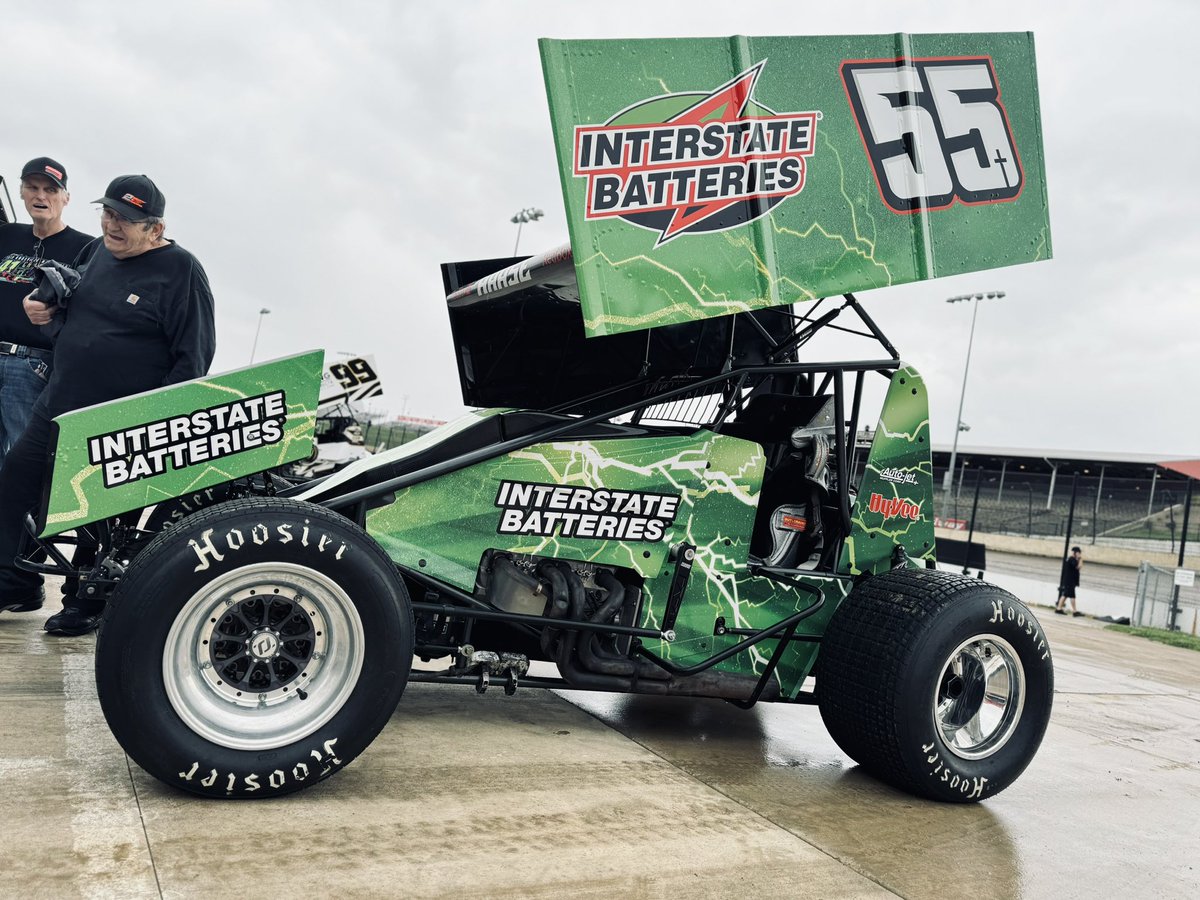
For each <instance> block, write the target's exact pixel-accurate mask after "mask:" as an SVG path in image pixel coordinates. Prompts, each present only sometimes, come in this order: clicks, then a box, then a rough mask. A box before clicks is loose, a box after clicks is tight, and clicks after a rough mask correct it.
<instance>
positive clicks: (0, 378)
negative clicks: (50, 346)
mask: <svg viewBox="0 0 1200 900" xmlns="http://www.w3.org/2000/svg"><path fill="white" fill-rule="evenodd" d="M49 378H50V366H49V364H48V363H47V362H46V361H45V360H42V359H38V358H37V357H35V356H9V355H8V354H4V355H0V466H2V465H4V457H5V456H7V455H8V451H9V450H11V449H12V448H13V444H15V443H16V442H17V439H18V438H19V437H20V436H21V434H22V432H24V431H25V427H26V426H27V425H28V424H29V415H30V413H31V412H32V411H33V402H34V401H35V400H37V398H38V394H40V393H41V392H42V388H44V387H45V386H46V382H47V381H48V380H49Z"/></svg>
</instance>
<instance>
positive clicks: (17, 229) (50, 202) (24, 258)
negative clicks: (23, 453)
mask: <svg viewBox="0 0 1200 900" xmlns="http://www.w3.org/2000/svg"><path fill="white" fill-rule="evenodd" d="M21 200H22V202H23V203H24V204H25V211H26V212H27V213H29V218H30V219H31V220H32V222H33V224H32V225H23V224H20V223H9V224H5V225H0V464H3V462H4V457H5V456H6V455H7V454H8V451H9V450H10V449H11V448H12V445H13V444H15V443H16V442H17V438H19V437H20V436H21V432H23V431H24V430H25V426H26V425H27V424H28V423H29V416H30V414H31V413H32V411H33V402H34V401H35V400H37V398H38V394H40V393H41V392H42V388H43V387H45V386H46V381H47V379H48V378H49V377H50V356H51V354H50V343H51V339H50V335H49V333H48V332H47V331H46V329H44V328H39V327H38V326H36V325H34V324H32V323H31V322H30V321H29V319H28V318H26V316H25V310H24V309H23V308H22V305H21V301H22V300H24V299H25V295H26V294H28V293H29V292H30V291H31V290H32V289H33V284H34V272H35V271H36V269H37V267H38V266H40V265H43V264H45V263H47V262H60V263H65V264H68V265H69V264H70V263H71V262H72V260H74V259H75V257H76V255H78V253H79V251H80V250H82V249H83V248H84V246H86V245H87V243H88V242H89V241H91V240H92V236H91V235H88V234H84V233H83V232H80V231H76V230H75V229H74V228H71V227H70V226H68V225H67V224H66V223H65V222H63V218H62V217H63V210H64V209H65V208H66V206H67V204H68V203H69V202H70V200H71V195H70V194H69V193H67V170H66V168H65V167H64V166H63V165H62V163H59V162H56V161H55V160H53V159H50V157H48V156H39V157H38V158H37V159H31V160H30V161H29V162H27V163H26V164H25V167H24V168H23V169H21Z"/></svg>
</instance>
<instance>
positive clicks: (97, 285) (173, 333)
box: [41, 239, 216, 416]
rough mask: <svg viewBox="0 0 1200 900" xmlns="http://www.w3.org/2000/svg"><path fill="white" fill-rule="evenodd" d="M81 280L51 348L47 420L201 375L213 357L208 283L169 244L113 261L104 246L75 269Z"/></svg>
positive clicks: (190, 259) (87, 251)
mask: <svg viewBox="0 0 1200 900" xmlns="http://www.w3.org/2000/svg"><path fill="white" fill-rule="evenodd" d="M75 267H76V268H77V269H79V270H80V273H81V274H82V280H81V281H80V283H79V287H78V288H76V290H75V293H74V294H73V295H72V296H71V298H70V301H69V305H68V307H67V309H66V310H64V311H62V312H60V313H59V315H60V316H65V321H64V322H63V326H62V330H61V331H60V332H59V333H58V336H57V338H56V340H55V343H54V373H53V374H52V375H51V377H50V383H49V384H48V385H46V389H45V390H44V391H43V392H42V397H41V402H42V403H44V404H45V406H46V408H47V409H48V411H49V413H50V415H52V416H56V415H59V414H60V413H64V412H68V411H70V410H73V409H79V408H81V407H84V406H91V405H92V404H94V403H103V402H104V401H107V400H115V399H116V398H118V397H126V396H129V395H130V394H137V393H141V392H142V391H148V390H151V389H153V388H157V387H162V386H163V385H167V384H175V383H177V382H180V381H188V380H189V379H192V378H199V377H200V376H201V375H204V374H207V372H208V367H209V365H211V364H212V358H213V353H214V352H215V350H216V326H215V323H214V316H213V296H212V291H211V289H210V288H209V286H208V276H207V275H205V273H204V268H203V267H202V266H201V265H200V262H199V260H197V259H196V258H195V257H194V256H192V254H190V253H188V251H186V250H184V249H183V248H182V247H180V246H179V245H178V244H176V243H174V242H173V241H172V242H169V243H168V244H167V245H166V246H163V247H156V248H155V249H153V250H148V251H146V252H145V253H141V254H139V255H137V256H133V257H130V258H129V259H117V258H116V257H114V256H113V255H112V254H111V253H109V252H108V250H107V249H106V248H105V246H104V241H103V239H97V240H95V241H93V242H92V243H91V244H88V246H86V247H85V248H84V249H83V251H82V252H81V253H80V255H79V257H78V258H77V259H76V261H75Z"/></svg>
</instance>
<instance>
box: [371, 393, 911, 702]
mask: <svg viewBox="0 0 1200 900" xmlns="http://www.w3.org/2000/svg"><path fill="white" fill-rule="evenodd" d="M906 371H907V370H906ZM912 377H915V375H914V376H912ZM905 389H906V390H907V389H908V388H905ZM909 396H911V395H909ZM435 435H436V433H435ZM435 435H430V436H428V437H429V438H433V437H435ZM880 437H881V440H882V439H883V436H882V433H881V435H880ZM764 464H765V458H764V456H763V451H762V448H761V447H760V446H759V445H758V444H756V443H753V442H750V441H745V440H741V439H738V438H733V437H729V436H725V435H716V434H713V433H711V432H708V431H704V430H700V431H696V432H695V433H693V434H690V435H686V436H681V437H663V438H636V439H619V440H595V441H564V442H552V443H548V444H539V445H533V446H530V447H528V448H525V449H522V450H518V451H514V452H512V453H509V454H507V455H505V456H502V457H498V458H496V459H493V460H488V461H486V462H482V463H478V464H476V465H474V466H470V467H468V468H465V469H461V470H459V471H457V472H452V473H449V474H446V475H442V476H439V477H438V478H434V479H431V480H429V481H426V482H420V483H418V484H415V485H412V486H411V487H408V488H405V489H403V490H400V491H398V492H397V493H396V496H395V499H394V500H393V501H392V502H391V503H389V505H387V506H386V507H382V508H378V509H374V510H372V511H370V512H369V513H368V515H367V530H368V532H369V533H370V534H371V536H372V537H374V538H375V539H376V540H377V541H378V542H379V543H380V545H381V546H382V547H383V548H384V549H385V550H386V551H387V553H388V554H389V556H390V557H391V558H392V559H393V560H395V561H396V562H397V563H399V564H401V565H404V566H407V567H412V568H418V569H419V570H420V571H422V572H424V573H427V574H429V575H432V576H433V577H435V578H438V579H441V580H443V581H445V582H447V583H449V584H452V585H455V586H456V587H459V588H461V589H463V590H467V591H471V590H473V588H474V585H475V582H476V576H477V573H478V569H479V563H480V558H481V557H482V556H483V554H484V552H485V551H486V550H489V549H496V550H504V551H508V552H511V553H516V554H522V555H531V556H548V557H557V558H561V559H569V560H576V561H580V562H593V563H597V564H602V565H608V566H615V567H620V568H625V569H629V570H632V571H634V572H637V573H638V574H639V575H641V576H642V577H643V579H644V588H645V590H644V595H643V603H642V615H641V619H640V622H639V624H640V625H641V626H642V627H647V628H661V627H662V625H663V617H664V614H665V608H666V604H667V598H668V595H669V591H670V586H671V582H672V578H673V576H674V573H675V566H674V564H673V562H672V560H671V559H670V556H669V552H670V549H671V547H672V546H674V545H676V544H679V543H689V544H692V545H694V546H695V547H696V555H695V559H694V562H693V567H692V572H691V577H690V580H689V583H688V588H687V591H686V593H685V595H684V600H683V604H682V606H681V608H680V612H679V615H678V617H677V619H676V622H675V625H674V631H675V633H676V640H674V641H673V642H670V643H668V642H665V641H661V642H654V641H648V642H646V646H647V648H648V649H650V650H652V651H653V652H655V653H658V654H660V655H662V656H664V657H666V658H669V659H671V660H672V661H673V662H675V663H676V664H678V665H684V666H686V665H692V664H695V663H698V662H701V661H703V660H705V659H707V658H709V657H710V656H712V655H713V654H714V653H716V652H719V651H720V650H723V649H724V648H726V647H729V646H732V645H733V644H736V643H737V642H738V641H739V640H742V638H741V637H737V636H733V635H724V636H721V637H716V636H714V633H713V632H714V625H715V623H716V619H717V618H718V617H724V619H725V622H726V625H727V626H728V627H731V628H749V629H761V628H766V627H768V626H770V625H773V624H775V623H776V622H779V621H780V620H781V619H784V618H786V617H787V616H789V615H791V614H792V613H794V612H796V611H798V610H801V609H805V608H807V607H808V606H810V605H811V604H812V603H813V602H814V599H815V598H814V595H813V594H811V593H809V592H806V591H801V590H798V589H795V588H792V587H789V586H787V585H783V584H780V583H779V582H778V581H775V580H772V579H769V578H765V577H761V576H754V575H751V574H750V573H749V572H748V571H747V557H748V555H749V549H750V537H751V534H752V532H753V529H754V517H755V513H756V510H757V506H758V499H759V490H760V488H761V486H762V480H763V475H764ZM925 471H926V473H927V472H928V466H926V467H925ZM505 483H510V484H511V483H522V484H538V485H544V486H547V490H549V487H550V486H559V487H562V488H566V489H575V490H578V489H587V490H593V491H594V490H598V489H608V490H613V491H626V492H646V493H649V494H653V495H670V496H676V497H678V498H679V503H678V508H677V510H676V511H675V514H674V516H673V518H672V521H671V522H670V523H669V524H667V525H665V526H664V528H663V531H662V535H661V538H659V539H657V540H649V541H629V540H618V539H608V540H605V539H597V538H580V537H576V536H564V535H563V534H562V533H561V530H560V531H559V533H555V534H552V535H537V534H519V533H518V534H500V533H498V529H499V527H500V524H501V522H502V519H503V515H504V512H505V508H504V507H502V506H500V505H498V500H499V499H500V498H501V496H502V491H503V490H504V488H503V487H502V485H504V484H505ZM523 509H524V511H525V512H526V513H528V512H529V511H533V510H535V509H542V510H545V509H548V504H547V503H542V504H537V503H527V504H525V505H524V507H523ZM889 553H890V549H889ZM801 580H803V581H804V582H805V583H806V584H808V585H810V586H811V587H814V588H816V589H818V590H821V591H823V592H824V596H825V606H824V608H823V609H822V610H821V611H820V612H819V613H817V614H815V615H814V616H812V617H811V618H808V619H805V620H804V621H802V622H801V623H800V626H799V627H798V628H797V633H798V634H810V635H820V634H822V633H823V632H824V630H825V627H826V625H827V624H828V620H829V617H830V616H831V615H832V614H833V611H834V610H835V609H836V607H837V604H838V603H839V602H840V601H841V599H842V597H843V596H844V595H845V593H846V592H847V591H848V589H849V587H850V583H851V582H850V580H849V578H844V577H841V578H838V577H829V576H818V575H805V576H801ZM776 643H777V642H776V641H774V640H766V641H763V642H761V643H760V644H758V645H757V646H756V647H755V648H753V649H752V650H750V651H749V652H746V653H741V654H738V655H737V656H735V657H733V658H731V659H729V660H726V661H725V662H723V663H720V664H719V665H718V667H717V668H719V669H720V670H722V671H727V672H733V673H738V674H744V675H750V674H758V673H761V671H762V669H763V667H764V666H765V665H766V664H767V661H768V660H769V658H770V655H771V653H772V652H773V651H774V649H775V646H776ZM815 655H816V644H812V643H802V642H793V643H792V644H791V645H790V646H789V648H788V650H787V651H786V652H785V654H784V656H783V657H782V659H781V662H780V665H779V667H778V669H777V670H776V673H775V676H774V677H775V679H776V680H777V681H778V682H779V684H780V687H781V690H782V691H783V692H784V694H785V696H789V697H790V696H794V695H795V693H796V692H797V691H798V690H799V689H800V687H801V684H802V682H803V679H804V676H805V675H806V674H807V673H808V671H809V669H810V668H811V665H812V662H813V659H814V657H815Z"/></svg>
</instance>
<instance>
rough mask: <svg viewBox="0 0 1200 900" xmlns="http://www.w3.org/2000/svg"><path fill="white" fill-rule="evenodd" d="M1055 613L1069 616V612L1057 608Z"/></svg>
mask: <svg viewBox="0 0 1200 900" xmlns="http://www.w3.org/2000/svg"><path fill="white" fill-rule="evenodd" d="M1054 611H1055V612H1056V613H1058V615H1060V616H1065V615H1066V614H1067V611H1066V610H1065V609H1058V608H1057V607H1055V609H1054Z"/></svg>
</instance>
